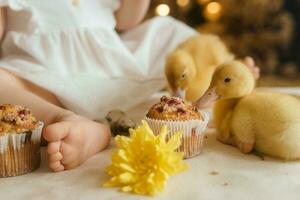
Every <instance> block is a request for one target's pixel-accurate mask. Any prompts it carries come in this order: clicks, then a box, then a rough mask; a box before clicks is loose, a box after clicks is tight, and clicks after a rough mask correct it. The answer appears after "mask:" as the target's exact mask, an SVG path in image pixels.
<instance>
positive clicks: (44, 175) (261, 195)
mask: <svg viewBox="0 0 300 200" xmlns="http://www.w3.org/2000/svg"><path fill="white" fill-rule="evenodd" d="M283 91H285V92H293V93H295V92H296V93H297V92H298V91H299V90H298V89H295V90H294V89H289V90H287V89H284V90H283ZM155 99H157V96H155V97H153V98H151V99H149V102H145V103H143V104H141V105H139V106H137V107H136V108H134V109H132V110H131V111H130V114H131V116H133V117H134V118H135V119H139V118H140V117H141V116H142V115H143V113H144V112H145V110H147V108H148V107H149V106H150V105H151V104H152V103H153V101H154V100H155ZM113 149H114V144H113V143H112V145H110V147H109V148H108V149H107V150H105V151H103V152H101V153H98V154H97V155H95V156H93V157H92V158H90V159H89V160H87V161H86V162H85V163H84V164H82V165H81V166H79V167H78V168H76V169H74V170H70V171H65V172H61V173H51V172H49V170H48V168H47V156H46V153H45V149H44V148H43V149H42V158H43V159H42V164H41V167H40V168H39V169H38V170H36V171H35V172H33V173H30V174H27V175H23V176H19V177H13V178H2V179H0V194H1V196H0V199H3V200H4V199H22V200H27V199H28V200H29V199H49V200H50V199H51V200H53V199H55V200H60V199H67V198H70V199H72V200H73V199H74V200H75V199H101V200H113V199H121V198H122V199H123V200H129V199H130V200H131V199H134V200H138V199H153V200H162V199H170V200H171V199H172V200H186V199H191V200H195V199H199V200H201V199H204V200H207V199H210V200H213V199H216V200H217V199H230V200H233V199H237V200H240V199H243V200H244V199H245V200H246V199H249V200H250V199H256V200H259V199H272V200H275V199H285V200H292V199H295V200H296V199H297V200H298V199H299V198H300V173H299V172H300V162H283V161H279V160H274V159H271V158H266V159H265V160H261V159H260V158H259V157H257V156H254V155H245V154H242V153H240V152H239V151H238V150H237V149H236V148H233V147H231V146H228V145H224V144H222V143H220V142H218V141H216V134H215V132H214V130H212V129H208V130H207V138H206V139H205V148H204V151H203V152H202V153H201V154H200V155H199V156H197V157H194V158H192V159H188V160H186V162H187V163H188V164H189V170H187V171H185V172H183V173H181V174H178V175H176V176H173V177H171V178H170V179H169V182H168V184H167V185H166V188H165V190H164V192H163V193H161V194H159V195H158V196H156V197H144V196H138V195H133V194H127V193H121V192H119V191H118V189H115V188H102V187H101V184H102V183H103V182H104V181H105V180H107V179H108V176H107V175H106V174H105V173H104V168H105V167H106V166H107V165H109V164H110V155H111V151H112V150H113ZM212 172H213V173H212Z"/></svg>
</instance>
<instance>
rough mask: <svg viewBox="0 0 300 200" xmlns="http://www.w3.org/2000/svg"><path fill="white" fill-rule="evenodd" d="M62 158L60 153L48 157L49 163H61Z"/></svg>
mask: <svg viewBox="0 0 300 200" xmlns="http://www.w3.org/2000/svg"><path fill="white" fill-rule="evenodd" d="M62 158H63V156H62V154H61V153H60V152H57V153H54V154H50V155H49V162H50V163H51V162H57V161H61V160H62Z"/></svg>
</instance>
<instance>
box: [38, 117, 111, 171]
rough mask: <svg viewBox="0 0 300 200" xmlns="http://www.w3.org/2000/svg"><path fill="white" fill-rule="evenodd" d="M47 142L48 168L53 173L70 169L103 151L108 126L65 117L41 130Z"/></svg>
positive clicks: (79, 118) (108, 131)
mask: <svg viewBox="0 0 300 200" xmlns="http://www.w3.org/2000/svg"><path fill="white" fill-rule="evenodd" d="M43 136H44V138H45V139H46V140H47V141H48V147H47V152H48V154H49V167H50V169H52V170H53V171H54V172H59V171H63V170H68V169H72V168H74V167H76V166H78V165H80V164H81V163H82V162H83V161H85V160H86V159H87V158H89V157H91V156H92V155H94V154H96V153H97V152H99V151H101V150H102V149H104V148H105V147H106V146H107V145H108V143H109V140H110V130H109V127H108V126H106V125H103V124H100V123H97V122H94V121H91V120H89V119H87V118H84V117H81V116H79V115H75V114H73V113H72V114H68V115H66V116H63V117H61V118H59V119H58V120H57V122H56V123H54V124H51V125H48V126H46V127H45V128H44V131H43Z"/></svg>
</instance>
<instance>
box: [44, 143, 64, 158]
mask: <svg viewBox="0 0 300 200" xmlns="http://www.w3.org/2000/svg"><path fill="white" fill-rule="evenodd" d="M60 145H61V142H60V141H58V142H50V143H48V146H47V153H48V154H49V155H51V154H55V153H58V152H59V151H60Z"/></svg>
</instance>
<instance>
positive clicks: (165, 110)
mask: <svg viewBox="0 0 300 200" xmlns="http://www.w3.org/2000/svg"><path fill="white" fill-rule="evenodd" d="M146 121H147V122H148V124H149V126H150V127H151V128H152V130H153V131H154V132H155V133H159V130H160V128H161V126H163V125H166V126H167V127H168V130H169V133H168V136H167V139H168V138H170V137H171V136H172V135H173V134H175V133H176V132H178V131H181V132H182V133H183V136H182V141H181V146H180V147H179V149H178V151H181V152H184V157H185V158H190V157H193V156H196V155H198V154H199V153H201V151H202V148H203V138H204V129H205V128H206V125H207V122H208V116H207V115H206V114H205V113H202V112H200V111H198V109H197V107H196V106H194V105H192V104H190V103H188V102H186V101H184V100H182V99H181V98H178V97H167V96H163V97H161V99H160V102H158V103H156V104H154V105H153V106H152V107H151V108H150V109H149V111H148V113H147V114H146Z"/></svg>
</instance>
